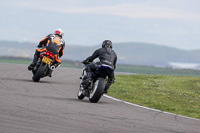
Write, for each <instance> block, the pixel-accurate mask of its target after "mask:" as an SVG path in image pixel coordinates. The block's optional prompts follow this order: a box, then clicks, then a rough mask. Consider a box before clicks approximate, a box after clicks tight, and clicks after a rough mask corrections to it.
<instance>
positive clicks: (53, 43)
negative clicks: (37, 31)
mask: <svg viewBox="0 0 200 133" xmlns="http://www.w3.org/2000/svg"><path fill="white" fill-rule="evenodd" d="M63 36H64V32H63V30H62V29H60V28H57V29H56V30H55V32H54V34H49V35H48V36H46V37H45V38H44V39H42V40H41V41H40V43H39V45H38V49H36V51H35V54H34V58H33V62H32V63H31V64H30V65H29V66H28V70H29V71H30V70H32V69H33V68H34V67H35V65H36V62H37V60H38V58H39V56H40V53H42V52H45V51H51V52H52V53H53V54H54V55H55V62H54V64H53V67H54V68H56V67H57V66H59V65H60V64H61V60H60V57H61V56H63V54H64V48H65V41H64V40H63V39H62V38H63ZM53 67H52V68H53ZM50 76H51V75H50Z"/></svg>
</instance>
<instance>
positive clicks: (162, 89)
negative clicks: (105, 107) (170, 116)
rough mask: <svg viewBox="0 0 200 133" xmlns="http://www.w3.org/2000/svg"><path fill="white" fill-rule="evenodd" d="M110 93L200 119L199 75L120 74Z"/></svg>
mask: <svg viewBox="0 0 200 133" xmlns="http://www.w3.org/2000/svg"><path fill="white" fill-rule="evenodd" d="M108 95H110V96H112V97H115V98H118V99H121V100H124V101H128V102H131V103H134V104H139V105H142V106H146V107H150V108H154V109H158V110H162V111H167V112H171V113H175V114H180V115H184V116H189V117H193V118H198V119H200V104H199V103H200V78H199V77H188V76H167V75H142V74H141V75H117V76H116V83H115V84H113V85H112V87H111V88H110V90H109V93H108Z"/></svg>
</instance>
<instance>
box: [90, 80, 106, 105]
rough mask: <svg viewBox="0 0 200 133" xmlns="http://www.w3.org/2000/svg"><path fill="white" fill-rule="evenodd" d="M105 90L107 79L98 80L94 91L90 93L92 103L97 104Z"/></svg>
mask: <svg viewBox="0 0 200 133" xmlns="http://www.w3.org/2000/svg"><path fill="white" fill-rule="evenodd" d="M104 88H105V79H104V78H98V79H97V80H96V82H95V83H94V86H93V90H92V91H91V92H90V96H89V100H90V102H91V103H97V102H98V101H99V100H100V98H101V96H102V94H103V91H104Z"/></svg>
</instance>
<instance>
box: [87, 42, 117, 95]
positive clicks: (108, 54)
mask: <svg viewBox="0 0 200 133" xmlns="http://www.w3.org/2000/svg"><path fill="white" fill-rule="evenodd" d="M96 58H99V60H100V61H99V62H97V63H93V62H92V61H93V60H94V59H96ZM116 62H117V54H116V53H115V52H114V50H112V42H111V41H110V40H105V41H103V43H102V48H99V49H97V50H96V51H95V52H94V53H93V54H92V55H91V56H89V57H88V58H87V59H86V60H84V61H83V63H84V64H88V65H87V67H86V72H87V79H86V80H85V81H84V82H91V78H92V77H93V76H94V75H93V71H95V70H96V68H97V67H98V65H100V64H106V65H109V66H111V67H112V68H113V70H115V69H116ZM114 81H115V76H114V71H112V72H111V73H108V81H107V83H106V86H105V90H104V93H108V89H109V88H110V86H111V84H113V83H114Z"/></svg>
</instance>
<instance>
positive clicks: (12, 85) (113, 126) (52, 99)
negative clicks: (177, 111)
mask: <svg viewBox="0 0 200 133" xmlns="http://www.w3.org/2000/svg"><path fill="white" fill-rule="evenodd" d="M80 73H81V70H79V69H69V68H58V69H57V70H55V71H54V73H53V77H52V78H49V77H46V78H43V79H41V82H39V83H35V82H33V81H32V79H31V77H32V74H31V72H29V71H28V70H27V65H18V64H4V63H0V133H200V120H198V119H190V118H185V117H182V116H178V115H171V114H167V113H163V112H161V111H154V110H149V109H144V108H141V107H137V106H133V105H129V104H125V103H122V102H119V101H115V100H112V99H109V98H107V97H102V99H101V100H100V101H99V102H98V103H90V102H89V100H88V98H85V99H84V100H82V101H81V100H78V99H77V91H78V88H79V76H80Z"/></svg>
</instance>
